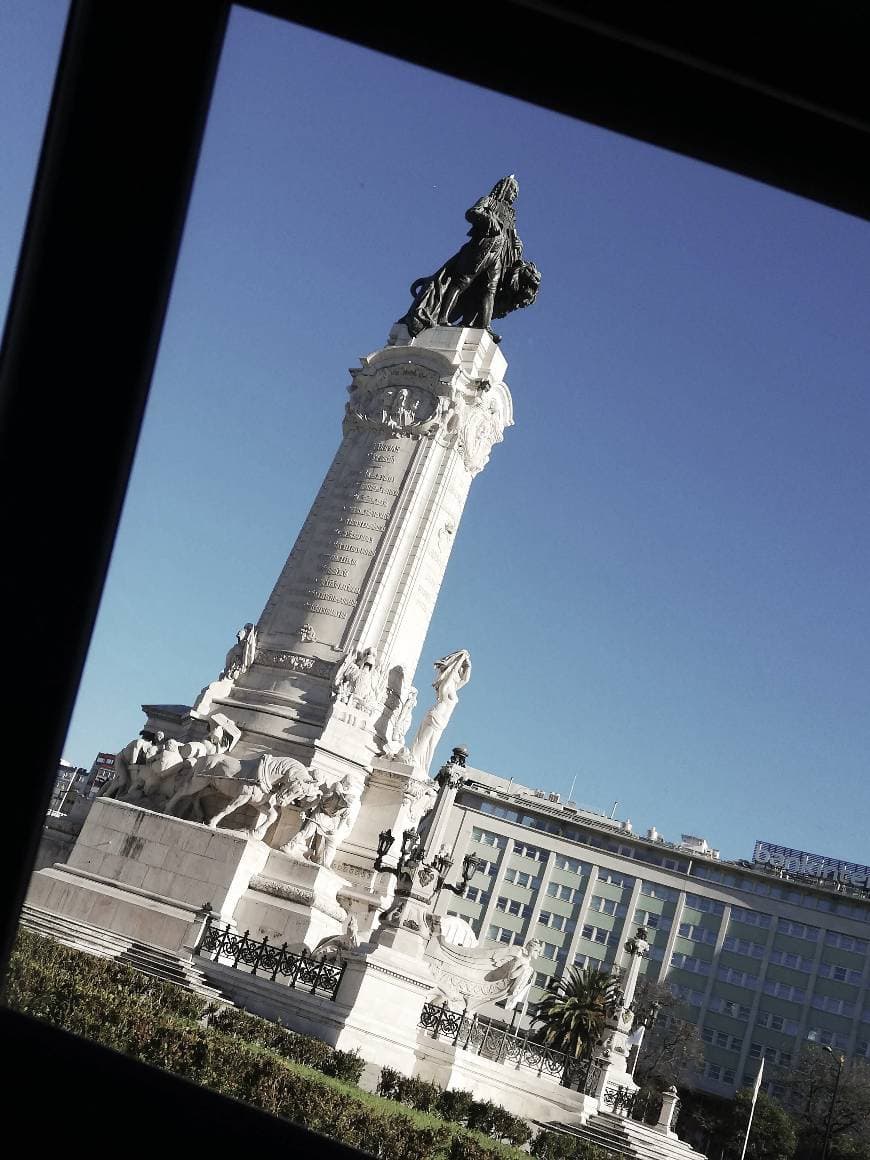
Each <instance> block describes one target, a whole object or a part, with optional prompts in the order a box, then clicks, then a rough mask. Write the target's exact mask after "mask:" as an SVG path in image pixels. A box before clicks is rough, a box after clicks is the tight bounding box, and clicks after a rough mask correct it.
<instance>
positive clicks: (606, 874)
mask: <svg viewBox="0 0 870 1160" xmlns="http://www.w3.org/2000/svg"><path fill="white" fill-rule="evenodd" d="M621 852H622V851H620V853H621ZM598 881H599V882H606V883H607V884H608V886H621V887H622V888H623V890H631V888H632V887H633V886H634V878H633V877H632V876H631V875H630V874H620V873H619V872H618V871H616V870H607V869H606V868H605V867H604V866H599V867H598Z"/></svg>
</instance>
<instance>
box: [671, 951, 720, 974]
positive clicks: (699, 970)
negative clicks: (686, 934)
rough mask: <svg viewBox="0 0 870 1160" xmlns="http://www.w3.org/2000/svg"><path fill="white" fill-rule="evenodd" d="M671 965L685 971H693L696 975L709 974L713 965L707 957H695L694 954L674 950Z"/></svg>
mask: <svg viewBox="0 0 870 1160" xmlns="http://www.w3.org/2000/svg"><path fill="white" fill-rule="evenodd" d="M671 966H672V967H679V968H680V970H683V971H692V972H693V974H696V975H709V974H710V972H711V971H712V969H713V967H712V964H711V963H708V962H707V960H706V959H698V958H695V956H694V955H683V954H680V953H679V951H674V953H673V954H672V955H671Z"/></svg>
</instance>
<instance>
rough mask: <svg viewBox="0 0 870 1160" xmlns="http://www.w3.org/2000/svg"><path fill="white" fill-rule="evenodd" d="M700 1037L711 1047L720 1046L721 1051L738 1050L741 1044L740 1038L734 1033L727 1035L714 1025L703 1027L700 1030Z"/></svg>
mask: <svg viewBox="0 0 870 1160" xmlns="http://www.w3.org/2000/svg"><path fill="white" fill-rule="evenodd" d="M701 1038H702V1039H703V1041H704V1042H705V1043H710V1044H712V1045H713V1047H721V1048H722V1050H723V1051H739V1050H740V1048H741V1047H742V1046H743V1040H742V1039H739V1038H738V1037H737V1036H736V1035H729V1034H728V1032H727V1031H717V1030H716V1028H715V1027H705V1028H704V1029H703V1031H702V1032H701Z"/></svg>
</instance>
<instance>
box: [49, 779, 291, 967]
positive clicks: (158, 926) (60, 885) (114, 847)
mask: <svg viewBox="0 0 870 1160" xmlns="http://www.w3.org/2000/svg"><path fill="white" fill-rule="evenodd" d="M269 853H270V851H269V848H268V847H267V846H265V845H264V844H263V843H262V842H256V841H253V840H251V839H248V838H245V837H244V836H243V835H241V834H238V833H233V832H232V831H230V830H212V829H209V827H208V826H203V825H200V824H199V823H198V822H186V821H182V820H181V819H180V818H170V817H168V816H167V815H165V814H157V813H154V812H153V811H151V810H145V809H142V807H141V806H134V805H129V804H127V803H126V802H116V801H114V800H112V799H109V798H97V799H96V800H95V801H94V802H93V803H92V805H91V809H90V812H89V813H88V816H87V819H86V820H85V823H84V825H83V826H82V829H81V833H80V834H79V836H78V838H77V839H76V842H75V845H74V846H73V849H72V851H71V853H70V856H69V859H68V862H67V864H66V866H62V865H59V864H57V865H55V866H53V867H51V868H46V869H43V870H39V871H37V872H36V873H35V874H34V875H33V877H32V879H31V882H30V888H29V890H28V895H27V901H28V902H30V903H31V904H32V905H33V906H39V907H41V908H42V909H44V910H48V911H51V912H52V913H53V914H60V915H65V916H66V917H69V918H78V919H81V920H83V921H85V922H91V923H93V924H94V925H96V926H101V927H103V928H105V929H107V930H112V931H114V932H115V933H116V934H125V935H128V936H130V937H131V938H134V939H137V940H139V941H141V942H147V943H152V944H154V945H155V946H159V947H164V948H165V949H167V950H170V951H173V952H177V951H179V950H181V949H183V948H184V946H185V945H186V939H187V936H188V933H189V932H188V927H189V926H190V923H191V921H192V916H193V914H194V913H195V912H196V910H198V909H199V908H200V907H201V906H203V904H205V903H208V904H209V905H210V906H211V908H212V910H213V911H214V913H215V915H216V918H217V921H218V922H221V923H227V922H232V920H233V916H234V912H235V909H236V905H237V903H238V901H239V899H240V897H241V896H242V893H243V891H244V890H245V888H246V887H247V885H248V882H249V881H250V879H251V877H252V876H253V875H254V874H256V873H257V872H258V871H259V870H261V869H262V868H263V866H264V864H265V862H266V859H267V858H268V856H269Z"/></svg>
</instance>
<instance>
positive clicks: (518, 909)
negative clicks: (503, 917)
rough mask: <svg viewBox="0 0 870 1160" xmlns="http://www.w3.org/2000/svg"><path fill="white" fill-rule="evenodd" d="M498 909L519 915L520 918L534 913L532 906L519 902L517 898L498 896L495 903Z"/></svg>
mask: <svg viewBox="0 0 870 1160" xmlns="http://www.w3.org/2000/svg"><path fill="white" fill-rule="evenodd" d="M495 908H496V910H504V911H506V912H507V913H508V914H515V915H518V916H519V917H520V918H528V917H529V915H530V914H531V913H532V908H531V907H530V906H528V905H526V904H524V903H522V902H517V900H516V899H515V898H498V899H496V903H495Z"/></svg>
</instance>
